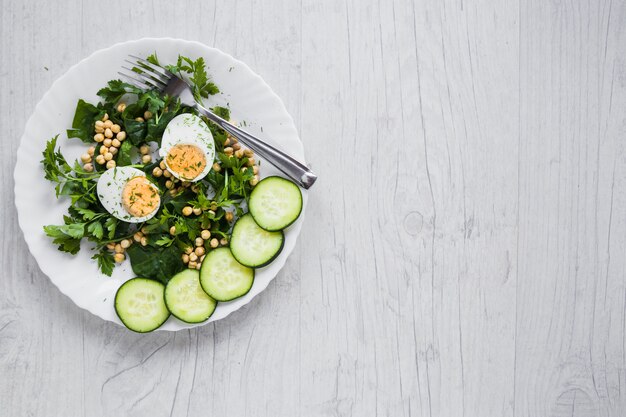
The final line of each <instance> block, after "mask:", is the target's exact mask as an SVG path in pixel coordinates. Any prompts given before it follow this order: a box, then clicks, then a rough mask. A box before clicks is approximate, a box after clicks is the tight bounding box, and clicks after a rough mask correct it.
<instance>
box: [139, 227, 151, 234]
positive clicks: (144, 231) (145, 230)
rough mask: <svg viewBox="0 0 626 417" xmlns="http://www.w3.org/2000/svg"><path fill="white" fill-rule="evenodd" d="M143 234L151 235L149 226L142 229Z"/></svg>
mask: <svg viewBox="0 0 626 417" xmlns="http://www.w3.org/2000/svg"><path fill="white" fill-rule="evenodd" d="M141 233H143V234H144V235H147V234H148V233H150V231H149V230H148V226H144V227H142V228H141Z"/></svg>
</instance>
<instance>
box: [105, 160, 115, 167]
mask: <svg viewBox="0 0 626 417" xmlns="http://www.w3.org/2000/svg"><path fill="white" fill-rule="evenodd" d="M115 165H116V163H115V161H113V160H111V161H109V162H107V169H113V168H115Z"/></svg>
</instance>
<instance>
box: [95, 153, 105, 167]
mask: <svg viewBox="0 0 626 417" xmlns="http://www.w3.org/2000/svg"><path fill="white" fill-rule="evenodd" d="M96 162H97V163H98V164H100V165H103V164H104V163H105V162H106V160H105V159H104V155H98V156H96Z"/></svg>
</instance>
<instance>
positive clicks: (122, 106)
mask: <svg viewBox="0 0 626 417" xmlns="http://www.w3.org/2000/svg"><path fill="white" fill-rule="evenodd" d="M124 110H126V103H123V102H122V103H120V104H118V105H117V111H118V112H120V113H123V112H124Z"/></svg>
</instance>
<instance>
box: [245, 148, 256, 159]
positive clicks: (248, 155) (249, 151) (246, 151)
mask: <svg viewBox="0 0 626 417" xmlns="http://www.w3.org/2000/svg"><path fill="white" fill-rule="evenodd" d="M243 154H244V155H245V156H246V157H247V158H252V157H253V156H254V152H253V151H252V149H247V148H246V149H244V150H243Z"/></svg>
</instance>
